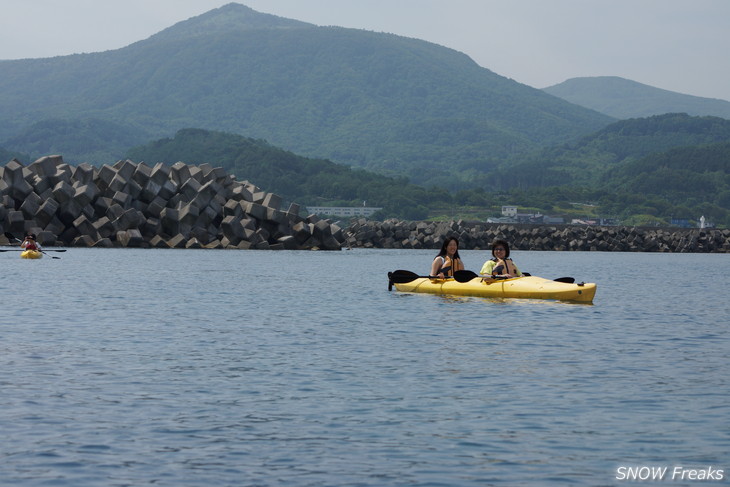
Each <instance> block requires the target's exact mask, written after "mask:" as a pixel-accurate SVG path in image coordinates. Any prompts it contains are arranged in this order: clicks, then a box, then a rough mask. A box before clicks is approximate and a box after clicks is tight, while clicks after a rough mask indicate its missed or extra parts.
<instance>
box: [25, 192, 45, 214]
mask: <svg viewBox="0 0 730 487" xmlns="http://www.w3.org/2000/svg"><path fill="white" fill-rule="evenodd" d="M42 203H43V201H42V200H41V197H40V196H38V195H37V194H35V193H34V192H31V193H30V194H28V196H27V197H26V198H25V200H24V201H23V204H22V205H20V211H22V212H23V215H24V216H25V218H27V219H31V218H33V217H34V216H35V215H36V213H38V210H39V209H40V207H41V204H42Z"/></svg>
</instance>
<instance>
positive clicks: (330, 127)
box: [0, 4, 613, 188]
mask: <svg viewBox="0 0 730 487" xmlns="http://www.w3.org/2000/svg"><path fill="white" fill-rule="evenodd" d="M0 92H2V93H3V96H2V97H0V141H7V142H6V143H0V145H1V146H4V147H5V148H6V149H12V150H17V151H22V152H29V153H31V155H32V156H34V157H35V156H39V155H45V153H47V152H48V150H43V149H45V148H44V147H41V146H40V145H39V144H38V141H39V140H41V139H44V138H46V137H48V138H50V139H53V138H55V136H54V135H52V134H48V133H47V132H46V133H45V135H43V136H39V135H38V134H35V135H34V134H33V132H34V131H35V130H37V127H39V126H37V125H36V126H34V124H36V123H38V122H43V121H44V120H49V119H52V120H54V121H55V122H54V123H56V124H58V122H57V121H58V120H64V121H66V122H65V123H68V124H69V125H74V124H77V123H79V122H78V121H79V120H82V121H83V120H92V119H93V120H102V121H106V122H107V123H111V124H116V125H115V126H116V127H117V129H113V128H111V127H112V125H109V126H107V127H100V129H99V131H98V132H96V137H101V138H104V137H107V138H112V137H113V136H114V134H115V132H119V131H120V130H121V131H122V132H125V133H128V134H131V135H134V137H137V136H139V138H138V139H137V140H135V141H134V142H133V143H134V144H142V143H145V142H147V141H149V140H152V139H155V138H159V137H168V136H170V135H171V134H174V133H175V132H176V131H177V130H179V129H182V128H185V127H199V128H203V129H207V130H216V131H224V132H229V133H236V134H241V135H244V136H247V137H252V138H255V139H266V140H268V141H269V142H270V143H271V144H273V145H275V146H277V147H282V148H285V149H287V150H291V151H294V152H296V153H298V154H302V155H305V156H309V157H320V158H326V159H329V160H332V161H336V162H339V163H344V164H348V165H352V166H357V167H364V168H367V169H370V170H373V171H377V172H380V173H383V174H390V175H406V176H408V177H410V178H411V179H412V180H413V181H414V182H418V183H424V184H426V183H430V184H439V185H441V186H444V187H451V188H455V187H459V186H462V185H464V184H467V183H469V182H471V180H472V179H473V177H474V175H475V174H479V173H483V172H485V171H488V170H490V169H491V168H493V167H495V166H496V165H497V164H498V163H499V162H500V161H502V160H503V159H505V158H507V157H509V156H512V155H514V154H520V153H523V152H525V151H529V150H531V149H535V148H537V147H542V146H546V145H553V144H557V143H562V142H566V141H568V140H571V139H573V138H575V137H577V136H580V135H585V134H586V133H590V132H592V131H595V130H598V129H600V128H601V127H603V126H605V125H606V124H608V123H610V122H611V121H613V119H612V118H610V117H608V116H605V115H602V114H599V113H597V112H594V111H592V110H588V109H585V108H582V107H579V106H576V105H573V104H570V103H567V102H565V101H564V100H561V99H560V98H557V97H554V96H551V95H549V94H547V93H545V92H543V91H541V90H537V89H533V88H531V87H528V86H526V85H522V84H519V83H517V82H515V81H512V80H510V79H507V78H504V77H502V76H499V75H497V74H495V73H493V72H492V71H490V70H488V69H485V68H482V67H480V66H478V65H477V64H476V63H475V62H474V61H473V60H471V59H470V58H469V57H468V56H466V55H464V54H462V53H460V52H457V51H454V50H452V49H448V48H446V47H443V46H439V45H436V44H432V43H429V42H425V41H422V40H418V39H411V38H405V37H400V36H396V35H392V34H384V33H376V32H369V31H363V30H355V29H345V28H339V27H318V26H314V25H312V24H307V23H303V22H298V21H295V20H289V19H283V18H279V17H275V16H272V15H267V14H262V13H258V12H255V11H254V10H252V9H250V8H248V7H245V6H243V5H239V4H229V5H226V6H224V7H221V8H218V9H215V10H212V11H210V12H207V13H205V14H203V15H200V16H198V17H194V18H191V19H189V20H187V21H184V22H180V23H178V24H176V25H174V26H172V27H170V28H168V29H165V30H163V31H162V32H160V33H158V34H156V35H153V36H151V37H150V38H148V39H145V40H143V41H139V42H136V43H134V44H131V45H129V46H127V47H125V48H122V49H117V50H112V51H106V52H100V53H93V54H78V55H72V56H59V57H54V58H49V59H25V60H14V61H0ZM63 125H64V124H59V128H58V130H59V132H63V131H64V130H65V129H64V128H63ZM41 126H43V127H45V128H44V129H43V130H44V131H45V130H47V127H48V126H53V124H52V123H46V124H42V125H41ZM31 127H33V128H31ZM141 134H144V136H142V135H141ZM56 135H57V136H58V135H60V134H56ZM88 135H89V134H88V132H87V133H86V135H85V136H80V137H79V138H81V139H84V140H77V137H76V136H75V135H74V134H73V133H64V134H63V138H64V153H63V156H64V158H65V159H66V160H69V161H71V162H81V161H87V162H90V163H96V164H100V163H106V162H109V160H108V159H104V160H100V159H98V158H97V157H99V155H100V153H99V152H98V149H97V148H96V147H89V140H88ZM125 140H127V139H126V138H125ZM10 142H12V143H10ZM36 150H38V151H41V152H36ZM117 150H118V149H117V147H116V146H111V145H110V147H109V151H110V152H115V154H111V156H112V160H114V159H117V158H118V157H120V156H121V155H122V154H121V153H119V154H118V155H117V154H116V151H117ZM104 157H106V155H104Z"/></svg>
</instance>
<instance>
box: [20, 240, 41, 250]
mask: <svg viewBox="0 0 730 487" xmlns="http://www.w3.org/2000/svg"><path fill="white" fill-rule="evenodd" d="M22 247H23V248H24V249H25V250H38V245H36V243H35V242H34V241H32V240H26V241H25V242H23V245H22Z"/></svg>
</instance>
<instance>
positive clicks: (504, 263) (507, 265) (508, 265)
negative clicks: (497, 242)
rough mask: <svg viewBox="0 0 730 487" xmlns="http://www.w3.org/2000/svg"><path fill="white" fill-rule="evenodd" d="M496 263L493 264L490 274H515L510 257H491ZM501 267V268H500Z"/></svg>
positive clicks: (515, 270)
mask: <svg viewBox="0 0 730 487" xmlns="http://www.w3.org/2000/svg"><path fill="white" fill-rule="evenodd" d="M492 260H493V261H494V262H496V264H495V265H494V269H492V275H495V274H509V275H510V276H516V275H517V269H515V264H514V262H512V259H510V258H509V257H507V258H506V259H497V258H496V257H495V258H494V259H492ZM500 267H501V269H500Z"/></svg>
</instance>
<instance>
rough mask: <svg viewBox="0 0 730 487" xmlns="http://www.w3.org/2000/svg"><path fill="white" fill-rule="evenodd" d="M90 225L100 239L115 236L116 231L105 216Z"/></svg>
mask: <svg viewBox="0 0 730 487" xmlns="http://www.w3.org/2000/svg"><path fill="white" fill-rule="evenodd" d="M92 225H93V226H94V229H96V232H97V233H98V234H99V237H101V238H111V237H112V236H114V235H116V232H117V229H116V228H114V225H113V224H112V222H111V220H109V218H107V217H106V216H103V217H101V218H99V219H98V220H96V221H95V222H93V223H92Z"/></svg>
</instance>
